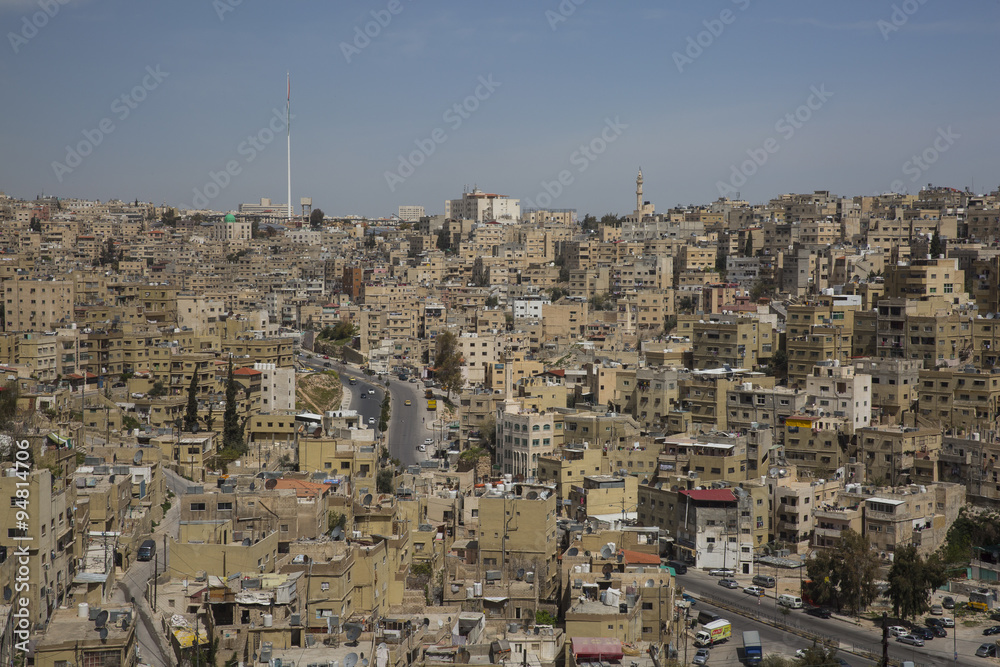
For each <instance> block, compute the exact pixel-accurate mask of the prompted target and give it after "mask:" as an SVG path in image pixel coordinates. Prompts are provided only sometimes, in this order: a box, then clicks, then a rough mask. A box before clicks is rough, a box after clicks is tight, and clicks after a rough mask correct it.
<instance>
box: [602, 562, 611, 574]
mask: <svg viewBox="0 0 1000 667" xmlns="http://www.w3.org/2000/svg"><path fill="white" fill-rule="evenodd" d="M613 569H614V568H613V567H611V563H605V564H604V567H603V568H601V571H602V572H604V576H605V577H610V576H611V571H612V570H613Z"/></svg>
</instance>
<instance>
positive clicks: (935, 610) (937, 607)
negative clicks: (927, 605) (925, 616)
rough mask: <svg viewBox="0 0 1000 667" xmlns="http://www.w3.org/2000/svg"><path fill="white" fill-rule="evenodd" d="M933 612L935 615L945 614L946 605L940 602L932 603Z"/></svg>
mask: <svg viewBox="0 0 1000 667" xmlns="http://www.w3.org/2000/svg"><path fill="white" fill-rule="evenodd" d="M931 613H932V614H934V615H935V616H941V615H943V614H944V607H942V606H941V605H939V604H932V605H931Z"/></svg>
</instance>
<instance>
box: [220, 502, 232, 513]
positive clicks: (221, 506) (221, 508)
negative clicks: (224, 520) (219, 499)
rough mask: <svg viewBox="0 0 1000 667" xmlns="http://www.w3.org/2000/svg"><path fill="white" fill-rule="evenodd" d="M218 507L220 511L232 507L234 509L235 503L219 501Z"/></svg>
mask: <svg viewBox="0 0 1000 667" xmlns="http://www.w3.org/2000/svg"><path fill="white" fill-rule="evenodd" d="M218 509H219V511H220V512H223V511H226V510H231V509H233V504H232V503H231V502H229V503H219V507H218Z"/></svg>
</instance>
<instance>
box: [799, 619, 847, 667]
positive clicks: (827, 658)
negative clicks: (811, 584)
mask: <svg viewBox="0 0 1000 667" xmlns="http://www.w3.org/2000/svg"><path fill="white" fill-rule="evenodd" d="M786 609H787V607H786ZM837 664H839V662H838V660H837V649H835V648H827V647H826V646H822V645H821V644H817V643H815V642H814V643H813V645H812V646H810V647H809V648H807V649H806V652H805V655H804V656H802V657H801V658H799V659H798V660H796V661H795V666H796V667H829V665H837Z"/></svg>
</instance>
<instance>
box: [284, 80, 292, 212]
mask: <svg viewBox="0 0 1000 667" xmlns="http://www.w3.org/2000/svg"><path fill="white" fill-rule="evenodd" d="M285 78H286V79H287V81H288V98H287V100H286V101H285V129H286V130H287V131H288V222H289V224H291V222H292V122H291V121H292V114H291V110H292V77H291V74H290V73H288V72H286V73H285Z"/></svg>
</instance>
